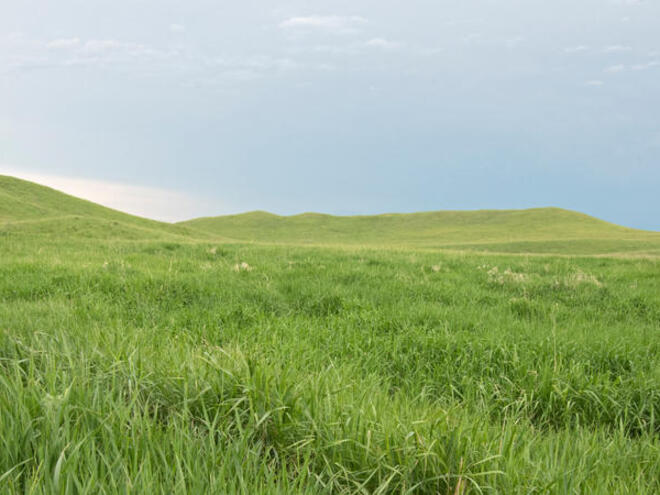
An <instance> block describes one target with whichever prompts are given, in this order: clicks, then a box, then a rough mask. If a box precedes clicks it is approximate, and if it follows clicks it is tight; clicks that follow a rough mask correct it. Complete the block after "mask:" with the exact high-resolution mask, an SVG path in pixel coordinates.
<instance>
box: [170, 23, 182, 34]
mask: <svg viewBox="0 0 660 495" xmlns="http://www.w3.org/2000/svg"><path fill="white" fill-rule="evenodd" d="M170 31H172V32H173V33H185V31H186V26H184V25H183V24H176V23H174V24H170Z"/></svg>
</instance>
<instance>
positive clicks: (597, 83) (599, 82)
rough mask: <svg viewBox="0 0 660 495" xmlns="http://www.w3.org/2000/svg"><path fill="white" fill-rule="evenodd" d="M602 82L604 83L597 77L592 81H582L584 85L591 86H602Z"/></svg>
mask: <svg viewBox="0 0 660 495" xmlns="http://www.w3.org/2000/svg"><path fill="white" fill-rule="evenodd" d="M604 84H605V83H604V82H603V81H600V80H597V79H596V80H592V81H585V83H584V85H585V86H591V87H599V86H603V85H604Z"/></svg>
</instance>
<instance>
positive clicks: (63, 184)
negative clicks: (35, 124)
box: [0, 165, 236, 222]
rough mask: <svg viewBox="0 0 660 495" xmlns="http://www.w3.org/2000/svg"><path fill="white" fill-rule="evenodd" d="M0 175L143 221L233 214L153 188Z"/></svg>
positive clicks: (13, 171) (8, 170) (8, 171)
mask: <svg viewBox="0 0 660 495" xmlns="http://www.w3.org/2000/svg"><path fill="white" fill-rule="evenodd" d="M0 174H3V175H11V176H14V177H18V178H21V179H25V180H29V181H32V182H36V183H38V184H42V185H44V186H48V187H52V188H53V189H57V190H58V191H62V192H65V193H67V194H71V195H72V196H76V197H78V198H82V199H87V200H89V201H93V202H95V203H98V204H100V205H103V206H107V207H109V208H114V209H116V210H119V211H123V212H126V213H131V214H133V215H139V216H142V217H146V218H152V219H155V220H161V221H165V222H175V221H181V220H188V219H190V218H194V217H197V216H202V215H217V214H221V213H230V212H235V211H236V210H230V209H228V208H227V206H226V205H221V204H219V203H218V202H214V201H210V200H208V199H200V198H198V197H197V196H195V197H193V196H191V195H188V194H185V193H182V192H179V191H172V190H169V189H161V188H156V187H145V186H135V185H130V184H123V183H120V182H112V181H104V180H97V179H87V178H80V177H65V176H60V175H53V174H41V173H34V172H23V171H21V170H20V169H17V168H16V167H8V166H2V165H0Z"/></svg>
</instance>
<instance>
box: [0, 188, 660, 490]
mask: <svg viewBox="0 0 660 495" xmlns="http://www.w3.org/2000/svg"><path fill="white" fill-rule="evenodd" d="M30 187H32V186H30ZM14 198H16V195H14ZM36 199H38V198H36ZM32 203H36V204H37V206H40V203H39V202H38V201H32ZM26 208H27V207H26ZM53 209H54V210H57V206H56V204H54V205H53ZM90 209H91V210H90V212H89V213H88V214H82V213H80V212H77V211H76V210H75V208H73V210H72V211H71V212H70V213H71V214H72V215H74V216H78V217H80V219H83V218H84V219H87V220H86V221H87V222H89V223H88V224H86V226H85V227H84V228H82V227H81V228H80V229H79V230H76V231H74V233H73V234H71V233H66V234H58V233H57V231H56V230H53V231H49V232H47V233H43V232H41V231H39V229H32V228H27V227H26V228H25V230H21V228H20V225H27V223H28V222H27V221H31V220H38V217H39V215H38V214H34V213H26V214H22V215H23V218H22V219H21V220H12V219H11V210H8V211H9V212H10V214H9V215H6V216H5V222H6V224H5V228H6V226H7V225H9V226H11V227H12V228H11V229H9V230H5V231H4V234H0V493H11V494H14V493H16V494H18V493H21V494H23V493H40V494H41V493H43V494H50V493H72V494H81V493H90V494H97V493H113V494H114V493H163V494H169V493H182V494H183V493H264V494H270V493H328V494H329V493H393V494H394V493H396V494H399V493H418V494H426V493H429V494H430V493H434V494H435V493H441V494H457V493H462V494H467V493H489V494H495V493H498V494H516V493H520V494H522V493H525V494H528V493H551V494H566V493H585V494H586V493H590V494H591V493H603V494H611V493H631V494H647V493H649V494H650V493H658V492H659V491H660V477H659V476H658V474H659V473H660V421H659V417H660V338H659V337H660V290H658V289H659V285H658V280H660V266H659V264H658V258H657V257H654V256H646V257H639V256H633V257H627V258H626V257H594V256H582V257H570V256H565V255H564V256H541V255H534V256H528V255H519V254H502V255H493V254H485V253H475V252H449V251H439V250H433V249H431V248H429V247H424V249H416V248H403V247H399V248H398V249H384V248H383V247H382V246H379V247H378V248H369V247H357V246H355V247H350V246H346V245H343V246H341V247H337V246H335V247H332V246H326V247H322V246H321V247H319V246H302V245H301V246H294V245H267V244H246V243H227V242H220V241H211V240H209V239H200V238H195V237H194V235H196V234H194V231H192V230H189V231H187V232H191V234H188V235H185V236H184V235H180V234H177V233H176V232H170V231H169V230H168V229H169V228H170V227H168V226H167V224H165V226H163V227H162V228H163V233H162V234H158V236H156V238H155V239H149V238H148V236H147V234H146V233H144V234H140V235H137V233H143V232H145V231H144V230H143V229H142V227H143V225H149V226H150V227H149V228H154V229H156V228H158V229H160V228H161V227H156V225H160V224H156V223H148V224H142V223H140V222H139V219H138V220H132V219H133V218H134V217H130V218H131V220H129V219H125V218H123V217H120V218H118V219H116V221H118V222H120V223H121V224H122V225H127V226H128V227H131V226H137V227H136V228H135V229H132V228H131V229H129V231H130V232H131V233H133V234H134V235H135V237H131V236H130V235H129V236H127V238H126V237H122V236H120V235H113V236H108V235H107V234H104V233H103V232H102V231H101V230H102V229H101V227H99V224H98V223H97V219H99V218H101V219H102V218H104V217H103V215H105V214H108V215H109V214H110V213H107V211H106V210H105V209H101V211H98V210H94V209H93V208H91V207H90ZM112 214H116V213H112ZM7 217H9V218H7ZM77 221H81V220H77ZM109 221H110V222H112V221H115V220H114V219H110V220H109ZM133 221H135V222H136V223H131V222H133ZM20 222H24V223H20ZM72 222H73V220H72ZM65 225H68V223H67V222H64V224H62V226H63V227H64V226H65ZM101 225H102V224H101ZM128 227H127V228H128ZM145 228H146V227H145ZM178 228H180V227H178ZM97 229H98V231H97ZM199 235H200V236H202V235H203V234H199ZM161 236H162V237H161ZM177 236H179V237H177ZM520 242H524V241H520ZM530 242H538V241H530ZM583 242H585V243H586V244H585V245H584V247H585V250H587V247H588V242H587V241H586V240H585V241H583ZM612 242H617V241H616V238H614V237H612ZM620 242H621V243H623V242H624V241H620ZM626 242H628V241H626ZM621 245H623V244H619V246H621ZM523 248H524V244H523V246H521V247H518V248H516V249H523ZM564 249H565V248H558V250H559V251H562V252H563V253H564V254H565V250H564ZM632 251H634V250H632Z"/></svg>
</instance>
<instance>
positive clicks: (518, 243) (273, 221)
mask: <svg viewBox="0 0 660 495" xmlns="http://www.w3.org/2000/svg"><path fill="white" fill-rule="evenodd" d="M181 225H186V226H189V227H192V228H194V229H196V230H203V231H206V232H209V233H214V234H217V235H222V236H227V237H231V238H233V239H240V240H245V241H253V242H276V243H287V244H333V245H367V246H392V247H418V248H452V249H459V250H463V249H469V250H483V251H500V252H534V253H571V254H595V253H617V252H622V253H629V252H631V251H634V252H638V253H640V254H641V253H648V254H660V233H658V232H647V231H641V230H635V229H630V228H626V227H621V226H619V225H615V224H612V223H608V222H605V221H603V220H599V219H597V218H594V217H591V216H589V215H585V214H582V213H577V212H574V211H569V210H564V209H560V208H534V209H528V210H479V211H433V212H424V213H408V214H384V215H372V216H345V217H339V216H332V215H322V214H318V213H304V214H301V215H294V216H287V217H283V216H278V215H273V214H271V213H267V212H262V211H255V212H250V213H244V214H240V215H229V216H220V217H210V218H199V219H195V220H190V221H187V222H182V223H181Z"/></svg>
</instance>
